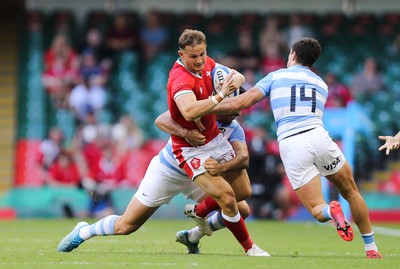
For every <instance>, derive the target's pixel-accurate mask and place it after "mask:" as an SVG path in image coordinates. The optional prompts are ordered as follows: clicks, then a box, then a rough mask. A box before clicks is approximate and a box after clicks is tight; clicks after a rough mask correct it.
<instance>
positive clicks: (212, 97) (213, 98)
mask: <svg viewBox="0 0 400 269" xmlns="http://www.w3.org/2000/svg"><path fill="white" fill-rule="evenodd" d="M211 100H212V101H213V102H214V104H216V105H218V104H219V102H218V100H217V98H215V96H214V95H213V96H211Z"/></svg>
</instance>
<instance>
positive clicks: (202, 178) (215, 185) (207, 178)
mask: <svg viewBox="0 0 400 269" xmlns="http://www.w3.org/2000/svg"><path fill="white" fill-rule="evenodd" d="M194 182H195V183H196V184H197V185H198V186H199V187H200V188H201V189H202V190H203V191H204V192H205V193H207V194H208V195H210V196H211V197H213V198H216V199H219V198H221V197H222V196H223V195H225V194H228V195H230V196H234V192H233V189H232V187H231V185H229V183H228V182H227V181H226V180H225V179H224V178H223V177H221V176H212V175H210V173H208V172H206V173H203V174H201V175H198V176H197V177H196V178H195V179H194Z"/></svg>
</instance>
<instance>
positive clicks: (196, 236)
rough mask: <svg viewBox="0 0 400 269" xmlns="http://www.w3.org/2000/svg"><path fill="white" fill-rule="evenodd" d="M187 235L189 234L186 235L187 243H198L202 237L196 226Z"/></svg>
mask: <svg viewBox="0 0 400 269" xmlns="http://www.w3.org/2000/svg"><path fill="white" fill-rule="evenodd" d="M188 233H189V235H188V238H189V241H190V242H192V243H195V242H198V241H199V240H200V239H201V238H202V237H203V236H204V234H203V233H202V232H200V230H199V227H198V226H196V227H194V228H192V229H190V230H189V231H188Z"/></svg>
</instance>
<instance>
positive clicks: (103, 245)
mask: <svg viewBox="0 0 400 269" xmlns="http://www.w3.org/2000/svg"><path fill="white" fill-rule="evenodd" d="M93 221H94V220H89V223H93ZM76 223H77V220H46V219H39V220H36V219H35V220H33V219H32V220H30V219H25V220H17V221H0V268H2V269H5V268H12V269H14V268H15V269H18V268H40V269H44V268H96V269H101V268H149V269H151V268H179V269H184V268H192V269H193V268H194V269H197V268H207V269H215V268H216V269H218V268H223V269H231V268H241V269H242V268H246V269H247V268H248V269H253V268H269V269H274V268H279V269H282V268H294V269H302V268H304V269H306V268H307V269H313V268H316V269H317V268H318V269H320V268H324V269H326V268H335V269H338V268H360V269H363V268H382V269H383V268H384V269H390V268H393V269H394V268H396V269H398V268H400V237H399V234H400V224H397V225H395V224H391V225H389V224H379V225H377V226H379V227H380V229H379V230H380V231H383V232H379V233H376V234H375V239H376V241H377V243H378V246H379V249H380V252H381V253H382V255H383V256H384V259H376V260H370V259H366V258H365V257H364V251H363V248H364V246H363V243H362V240H361V238H360V236H359V233H358V231H356V236H355V239H354V240H353V241H352V242H345V241H343V240H342V239H340V238H339V236H338V235H337V233H336V231H335V229H334V228H333V227H332V226H331V225H321V224H317V223H314V222H299V223H293V222H274V221H254V220H250V221H248V222H247V223H248V229H249V231H250V234H251V235H252V238H253V239H254V241H255V242H256V243H257V244H258V245H259V246H261V247H262V248H264V249H265V250H267V251H268V252H269V253H270V254H271V255H272V257H271V258H265V257H247V256H245V254H244V253H243V251H242V249H241V247H240V245H239V244H238V243H237V242H236V240H235V239H234V237H233V236H232V235H231V233H230V232H229V231H227V230H226V229H224V230H222V231H218V232H216V233H215V234H214V235H213V236H212V237H206V238H203V239H202V242H201V248H200V251H201V254H199V255H188V254H186V249H185V247H184V246H183V245H181V244H178V243H176V242H175V233H176V232H177V231H178V230H181V229H184V228H190V227H191V226H192V225H193V222H192V221H191V220H189V219H188V220H186V219H183V220H159V219H151V220H150V221H148V222H147V223H146V224H145V225H144V226H143V227H142V228H141V229H139V230H138V231H137V232H136V233H134V234H131V235H129V236H117V237H115V236H108V237H95V238H92V239H90V240H89V241H87V242H85V243H83V244H82V245H81V246H80V247H79V248H78V249H75V250H74V251H72V252H70V253H58V252H57V251H56V248H57V245H58V242H59V241H60V240H61V238H62V237H63V236H64V235H66V234H67V233H68V232H70V231H71V229H72V228H73V227H74V226H75V224H76ZM382 227H384V228H382Z"/></svg>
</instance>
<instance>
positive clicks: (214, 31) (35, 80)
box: [15, 9, 400, 218]
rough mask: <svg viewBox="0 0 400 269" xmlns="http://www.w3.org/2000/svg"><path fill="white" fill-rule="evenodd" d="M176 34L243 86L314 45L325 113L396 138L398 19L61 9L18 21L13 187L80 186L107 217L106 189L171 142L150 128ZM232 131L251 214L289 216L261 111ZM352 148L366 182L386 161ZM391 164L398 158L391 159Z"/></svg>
mask: <svg viewBox="0 0 400 269" xmlns="http://www.w3.org/2000/svg"><path fill="white" fill-rule="evenodd" d="M185 28H192V29H198V30H202V31H203V32H204V33H205V34H206V36H207V41H208V54H209V55H211V56H212V57H213V58H215V59H216V60H217V61H218V62H220V63H222V64H225V65H227V66H229V67H231V68H234V69H236V70H238V71H240V72H242V73H243V74H244V75H245V77H246V84H245V85H244V87H245V88H249V87H250V86H252V85H254V84H255V83H256V82H257V81H258V79H260V78H262V77H263V76H264V75H265V74H267V73H269V72H271V71H274V70H276V69H278V68H281V67H285V66H286V57H287V53H288V48H290V45H291V44H292V43H293V42H294V41H295V40H297V39H299V38H300V37H303V36H312V37H315V38H317V39H318V40H319V41H320V42H321V45H322V55H321V58H320V59H319V60H318V62H317V64H316V66H315V67H314V71H315V72H317V73H319V74H320V75H321V76H322V77H323V78H324V79H325V81H326V83H327V84H328V86H329V98H328V101H327V105H326V107H327V108H328V109H329V108H345V107H346V106H347V105H348V104H349V103H350V102H354V101H356V102H359V103H360V104H361V105H362V106H363V108H364V109H365V113H366V114H367V115H368V117H369V118H370V119H371V120H372V121H373V122H374V123H375V126H374V128H375V129H373V130H371V132H372V133H373V135H374V138H375V137H377V135H378V134H387V135H392V134H395V133H396V132H397V130H400V121H399V118H400V14H383V15H373V14H358V15H354V16H351V17H350V16H346V15H344V14H341V13H331V14H324V15H317V14H304V13H301V14H267V15H262V14H257V13H242V14H237V15H234V14H226V13H216V14H213V15H210V16H205V15H201V14H198V13H185V14H175V13H172V12H164V11H160V10H157V9H151V10H149V11H148V12H147V13H145V14H139V13H136V12H134V11H129V12H120V13H115V14H110V13H106V12H104V11H92V12H90V13H88V14H87V16H86V17H85V20H84V22H83V23H77V20H76V19H75V18H74V14H72V13H71V12H69V11H61V10H60V11H55V12H52V13H50V14H46V13H43V12H41V11H27V13H26V16H25V17H24V22H23V27H22V29H21V36H22V38H21V39H22V43H21V44H22V47H21V57H20V58H21V59H20V63H21V64H20V65H21V70H20V78H21V79H20V86H19V89H20V90H19V94H18V97H19V105H18V130H17V133H18V140H17V144H16V145H17V148H16V156H17V159H16V163H17V164H16V171H15V174H16V181H15V182H16V185H17V186H24V185H27V186H45V185H50V186H60V185H61V186H76V187H77V188H84V189H85V190H87V191H88V192H90V193H92V194H93V195H92V197H94V198H93V201H96V203H97V202H99V203H100V202H101V201H104V203H105V207H104V204H103V207H101V208H102V209H104V208H106V209H107V210H112V204H108V203H109V201H110V199H109V193H110V192H111V191H112V190H114V189H115V188H131V187H137V186H138V184H139V183H140V180H141V178H142V176H143V175H144V172H145V170H146V167H147V165H148V163H149V161H150V159H151V158H152V156H154V155H155V154H158V151H159V149H161V147H163V145H164V144H165V141H166V139H167V138H168V136H167V135H166V134H164V133H162V132H161V131H159V130H158V129H156V127H155V126H154V124H153V122H154V119H155V118H156V117H157V116H158V115H159V114H161V113H163V112H164V111H166V110H167V109H168V108H167V101H166V83H167V77H168V71H169V69H170V67H171V66H172V64H173V62H174V60H175V59H176V58H177V53H176V51H177V39H178V37H179V35H180V33H181V32H182V30H183V29H185ZM238 121H239V122H241V123H242V125H243V127H244V128H245V130H246V135H247V142H248V147H249V151H250V163H251V165H250V169H249V175H250V178H251V180H252V185H253V197H252V199H251V200H250V201H249V203H250V204H251V206H252V208H253V213H254V216H256V217H268V218H286V217H288V216H289V215H290V214H291V212H292V211H293V209H294V208H296V207H297V205H298V201H296V199H295V198H294V197H293V194H292V193H291V191H290V186H288V184H287V181H286V179H285V174H284V170H283V167H282V165H281V162H280V157H279V152H278V148H277V144H276V142H275V138H276V136H275V124H274V122H273V116H272V114H271V111H270V107H269V103H268V102H267V101H266V102H263V103H262V104H261V105H257V106H254V107H252V108H250V109H247V110H246V111H243V112H242V114H241V116H240V117H239V118H238ZM356 141H357V142H356V156H355V169H354V170H355V172H356V178H358V179H359V180H363V181H371V180H373V172H374V171H375V170H379V169H385V168H386V167H387V165H388V160H389V159H388V158H386V157H384V156H383V155H382V154H381V153H379V152H378V151H377V148H378V144H379V142H378V141H377V139H376V140H371V139H369V138H368V137H364V136H363V135H358V134H357V139H356ZM27 155H29V156H31V157H30V158H26V156H27ZM18 158H19V159H18ZM390 158H391V159H390V160H397V159H398V154H393V155H391V156H390ZM28 175H29V176H28ZM399 179H400V176H399V175H398V173H394V174H393V180H392V181H391V183H390V184H392V185H391V186H387V185H384V184H381V185H379V186H377V188H380V189H381V190H383V191H390V192H396V193H400V180H399ZM393 184H394V185H393ZM393 186H394V187H393ZM95 206H96V205H94V208H93V210H94V211H95V210H96V208H95Z"/></svg>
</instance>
